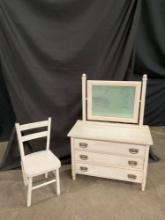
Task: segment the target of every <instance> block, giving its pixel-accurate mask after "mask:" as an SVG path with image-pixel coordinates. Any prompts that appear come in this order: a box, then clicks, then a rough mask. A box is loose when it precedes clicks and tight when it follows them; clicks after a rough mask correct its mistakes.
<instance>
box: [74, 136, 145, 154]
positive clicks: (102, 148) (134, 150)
mask: <svg viewBox="0 0 165 220" xmlns="http://www.w3.org/2000/svg"><path fill="white" fill-rule="evenodd" d="M74 147H75V148H76V149H78V150H84V151H92V152H100V153H109V154H120V155H126V156H131V155H132V156H134V157H136V156H137V157H144V155H145V146H143V145H135V144H125V143H123V144H122V143H116V142H105V141H95V140H86V139H74Z"/></svg>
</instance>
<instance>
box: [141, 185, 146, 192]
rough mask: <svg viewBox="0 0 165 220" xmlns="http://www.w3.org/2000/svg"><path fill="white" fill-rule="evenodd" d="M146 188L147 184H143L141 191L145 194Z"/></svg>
mask: <svg viewBox="0 0 165 220" xmlns="http://www.w3.org/2000/svg"><path fill="white" fill-rule="evenodd" d="M145 188H146V184H145V183H142V185H141V191H142V192H144V191H145Z"/></svg>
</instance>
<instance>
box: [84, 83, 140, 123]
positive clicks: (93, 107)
mask: <svg viewBox="0 0 165 220" xmlns="http://www.w3.org/2000/svg"><path fill="white" fill-rule="evenodd" d="M140 88H141V82H130V81H92V80H88V84H87V94H88V104H87V116H88V119H89V120H101V121H116V122H128V123H137V122H138V113H139V100H140Z"/></svg>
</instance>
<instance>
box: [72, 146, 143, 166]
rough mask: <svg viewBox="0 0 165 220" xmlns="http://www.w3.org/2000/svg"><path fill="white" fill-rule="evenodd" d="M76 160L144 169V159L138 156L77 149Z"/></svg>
mask: <svg viewBox="0 0 165 220" xmlns="http://www.w3.org/2000/svg"><path fill="white" fill-rule="evenodd" d="M75 160H76V161H77V162H80V163H90V164H91V163H92V164H96V165H102V166H116V167H125V168H128V169H132V168H133V169H143V159H142V158H137V157H135V158H133V157H128V156H121V155H110V154H101V153H93V152H88V151H78V150H76V152H75Z"/></svg>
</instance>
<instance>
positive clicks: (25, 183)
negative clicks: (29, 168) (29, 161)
mask: <svg viewBox="0 0 165 220" xmlns="http://www.w3.org/2000/svg"><path fill="white" fill-rule="evenodd" d="M21 168H22V176H23V182H24V185H25V186H27V184H28V181H27V177H26V174H25V170H24V167H23V164H22V162H21Z"/></svg>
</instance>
